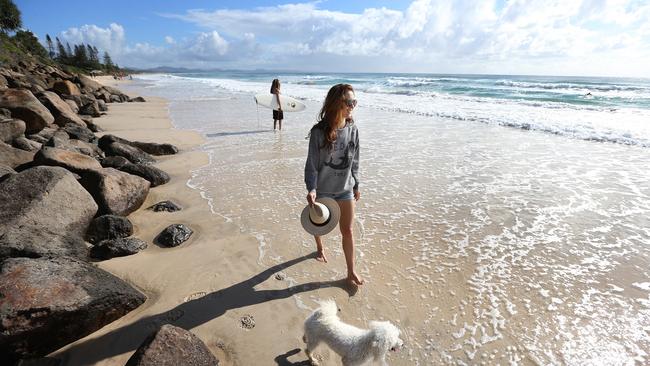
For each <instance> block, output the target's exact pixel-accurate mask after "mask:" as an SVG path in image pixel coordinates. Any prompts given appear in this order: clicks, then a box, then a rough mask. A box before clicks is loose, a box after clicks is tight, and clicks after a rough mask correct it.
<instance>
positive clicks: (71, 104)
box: [61, 99, 81, 118]
mask: <svg viewBox="0 0 650 366" xmlns="http://www.w3.org/2000/svg"><path fill="white" fill-rule="evenodd" d="M61 100H63V101H64V102H65V104H67V105H68V106H69V107H70V110H72V112H74V113H78V112H79V106H78V105H77V103H75V101H74V100H70V99H61ZM77 117H79V116H77ZM80 118H81V117H80Z"/></svg>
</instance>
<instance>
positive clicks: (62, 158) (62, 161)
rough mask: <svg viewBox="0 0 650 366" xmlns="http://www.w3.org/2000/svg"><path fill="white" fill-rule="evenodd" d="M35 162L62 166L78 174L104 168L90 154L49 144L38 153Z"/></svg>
mask: <svg viewBox="0 0 650 366" xmlns="http://www.w3.org/2000/svg"><path fill="white" fill-rule="evenodd" d="M34 163H35V164H36V165H49V166H60V167H63V168H66V169H68V170H69V171H71V172H74V173H78V174H83V173H85V172H88V171H99V170H101V169H102V165H101V164H99V162H98V161H97V160H95V159H93V158H92V157H90V156H88V155H84V154H81V153H78V152H73V151H68V150H64V149H59V148H56V147H48V146H43V148H42V149H41V150H39V151H38V152H37V153H36V155H35V156H34Z"/></svg>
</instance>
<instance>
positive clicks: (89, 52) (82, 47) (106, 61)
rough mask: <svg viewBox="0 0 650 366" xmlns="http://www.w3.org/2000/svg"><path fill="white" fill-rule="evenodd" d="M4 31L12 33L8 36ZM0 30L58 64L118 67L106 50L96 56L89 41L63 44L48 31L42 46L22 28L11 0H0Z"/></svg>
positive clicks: (19, 17) (39, 55)
mask: <svg viewBox="0 0 650 366" xmlns="http://www.w3.org/2000/svg"><path fill="white" fill-rule="evenodd" d="M8 32H15V33H14V35H13V36H11V37H9V36H8ZM0 33H2V35H3V36H5V38H8V39H10V40H12V41H13V42H14V43H15V44H16V45H18V46H20V47H21V48H22V49H24V50H25V51H27V52H29V53H31V54H32V55H34V56H38V57H41V58H49V59H51V60H53V61H57V62H58V63H60V64H63V65H69V66H74V67H77V68H80V69H85V70H87V71H91V70H104V71H106V72H113V71H117V70H119V67H118V66H117V64H115V63H114V62H113V60H112V59H111V56H110V55H109V54H108V52H107V51H104V53H103V55H102V57H101V59H100V56H99V50H98V49H97V47H95V46H93V45H90V44H83V43H81V44H73V45H72V46H70V44H69V43H68V42H66V43H65V45H64V44H63V43H62V42H61V40H59V38H58V37H55V40H56V44H55V42H54V41H53V40H52V38H51V37H50V35H49V34H46V36H45V41H46V44H47V49H45V47H43V45H42V44H41V43H40V42H39V41H38V38H37V37H36V36H35V35H34V33H32V32H31V31H29V30H25V29H22V19H21V16H20V10H18V7H16V5H15V4H14V3H13V1H12V0H0Z"/></svg>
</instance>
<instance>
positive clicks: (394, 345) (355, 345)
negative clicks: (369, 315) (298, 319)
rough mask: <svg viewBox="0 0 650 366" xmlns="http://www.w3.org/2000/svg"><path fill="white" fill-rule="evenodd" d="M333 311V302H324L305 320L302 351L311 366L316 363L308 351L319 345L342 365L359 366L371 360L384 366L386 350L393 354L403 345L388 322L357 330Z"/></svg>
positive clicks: (395, 328) (397, 330)
mask: <svg viewBox="0 0 650 366" xmlns="http://www.w3.org/2000/svg"><path fill="white" fill-rule="evenodd" d="M337 311H338V307H337V306H336V303H335V302H334V301H333V300H326V301H323V302H321V303H320V308H318V309H316V310H315V311H314V312H313V313H312V314H311V315H310V316H309V317H308V318H307V320H305V335H304V337H303V341H305V343H307V349H306V350H305V352H306V353H307V357H309V361H310V362H311V363H312V365H317V364H318V362H317V361H316V359H314V358H313V357H312V352H313V350H314V348H316V346H318V345H319V344H320V343H321V342H324V343H326V344H327V345H328V346H330V348H332V350H334V352H336V353H338V354H339V355H340V356H341V358H342V361H343V365H344V366H356V365H363V364H364V363H366V362H368V361H370V360H371V359H373V360H374V361H375V362H380V363H381V365H388V364H387V363H386V354H387V353H388V351H393V352H396V351H397V350H398V349H399V348H400V347H402V345H403V344H404V342H402V340H401V339H400V338H399V333H400V332H399V329H397V327H395V326H394V325H393V324H391V322H388V321H373V322H370V329H359V328H357V327H355V326H352V325H350V324H346V323H343V322H342V321H341V320H340V319H339V317H338V316H337Z"/></svg>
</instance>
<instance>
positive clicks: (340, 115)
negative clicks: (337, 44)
mask: <svg viewBox="0 0 650 366" xmlns="http://www.w3.org/2000/svg"><path fill="white" fill-rule="evenodd" d="M356 105H357V100H356V99H355V95H354V89H352V86H351V85H349V84H337V85H334V86H333V87H332V88H331V89H330V90H329V92H328V93H327V97H325V101H324V102H323V107H322V108H321V110H320V113H319V121H318V123H316V124H315V125H314V126H313V127H312V129H311V131H310V133H309V152H308V155H307V162H306V163H305V184H306V185H307V192H309V193H308V194H307V202H308V203H309V205H313V204H314V202H315V201H316V199H317V198H321V197H329V198H333V199H334V200H336V202H337V203H338V205H339V208H340V211H341V216H340V219H339V229H340V230H341V236H342V238H343V243H342V244H343V253H344V254H345V263H346V265H347V281H348V283H350V284H352V285H362V284H363V282H364V281H363V279H362V278H361V277H360V276H359V275H358V274H357V273H356V271H355V270H354V236H353V235H352V224H353V223H354V208H355V201H358V200H359V198H360V197H361V193H360V192H359V132H358V130H357V126H356V125H355V124H354V120H353V119H352V110H353V109H354V107H356ZM314 239H315V240H316V249H317V252H318V253H317V256H316V259H317V260H319V261H321V262H327V257H326V256H325V251H324V249H323V242H322V239H321V237H320V236H314Z"/></svg>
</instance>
